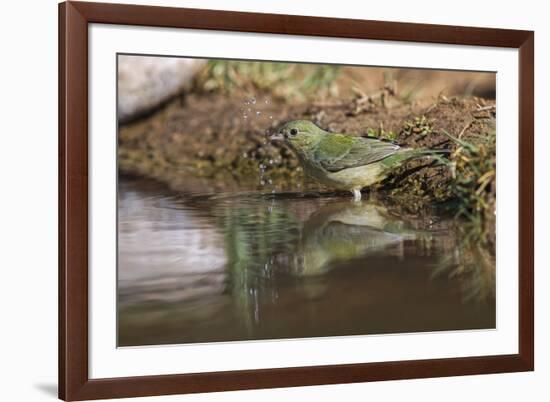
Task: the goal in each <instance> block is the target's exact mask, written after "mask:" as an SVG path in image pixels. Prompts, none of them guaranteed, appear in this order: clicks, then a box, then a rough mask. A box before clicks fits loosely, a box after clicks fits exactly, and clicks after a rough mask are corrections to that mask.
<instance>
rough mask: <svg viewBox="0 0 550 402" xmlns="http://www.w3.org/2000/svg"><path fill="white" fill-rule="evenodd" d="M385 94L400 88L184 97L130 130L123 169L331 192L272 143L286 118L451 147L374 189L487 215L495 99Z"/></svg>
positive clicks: (409, 201) (176, 184)
mask: <svg viewBox="0 0 550 402" xmlns="http://www.w3.org/2000/svg"><path fill="white" fill-rule="evenodd" d="M384 97H386V98H389V97H391V93H386V94H384V93H382V94H379V95H378V97H377V98H372V97H369V96H366V95H357V96H354V97H353V98H350V99H341V100H331V101H324V102H317V103H315V102H313V103H309V104H307V105H300V104H294V105H289V104H285V103H283V102H282V101H277V100H275V99H271V98H269V96H256V97H255V98H254V99H249V98H248V99H247V98H245V97H238V96H228V95H223V94H190V95H187V96H185V97H184V96H182V97H179V98H177V99H174V100H172V101H171V102H169V103H168V104H167V105H165V106H164V107H163V108H162V109H161V110H159V111H157V112H156V113H155V114H153V115H151V116H149V117H146V118H144V119H142V120H139V121H137V122H134V123H131V124H127V125H123V126H121V127H120V129H119V169H120V172H121V173H124V174H134V175H140V176H146V177H152V178H155V179H158V180H160V181H162V182H164V183H167V184H168V185H169V186H170V187H172V188H173V189H174V190H179V191H186V190H188V189H189V188H190V185H191V184H192V185H193V187H194V188H197V189H199V191H200V190H212V189H214V190H216V191H227V190H231V189H237V188H238V189H243V188H249V189H258V190H263V191H266V192H267V191H273V190H275V191H281V190H291V189H292V190H296V189H302V190H305V189H322V187H321V186H319V185H318V184H317V183H314V182H312V181H311V180H309V179H308V178H305V177H304V174H303V172H302V170H301V168H300V166H299V164H298V162H297V160H296V158H295V157H294V155H293V154H292V153H291V152H290V151H289V150H288V149H287V148H285V147H284V146H283V145H280V144H277V143H272V142H271V141H270V140H269V135H270V134H271V133H272V132H273V130H274V129H276V128H277V127H278V126H279V125H280V124H281V123H284V122H286V121H288V120H294V119H307V120H311V121H313V122H315V123H316V124H317V125H319V126H320V127H322V128H324V129H327V130H329V131H332V132H345V133H350V134H356V135H370V136H376V137H379V138H382V139H387V140H392V141H395V142H396V143H398V144H401V145H406V146H410V147H429V148H437V149H439V148H445V149H448V150H450V154H449V155H448V156H446V159H445V160H443V161H439V162H438V161H434V160H430V159H428V160H426V159H418V160H413V161H410V162H409V163H407V164H406V165H405V166H404V167H402V168H401V169H399V170H398V171H396V172H395V174H393V175H392V176H391V177H389V178H388V179H387V180H386V181H385V182H383V183H381V184H380V185H379V186H377V187H376V188H375V189H371V191H376V192H377V193H378V194H381V195H382V196H383V197H385V198H388V199H390V200H394V201H396V202H399V203H401V204H404V205H407V207H408V208H409V209H411V210H412V211H413V212H414V210H418V209H421V208H424V207H426V206H432V205H434V204H439V205H449V204H450V205H451V207H452V208H455V207H456V208H462V209H464V210H465V211H466V212H467V213H472V212H473V213H474V214H475V213H478V215H479V213H481V214H483V213H485V212H487V211H494V198H495V196H494V195H495V190H496V189H495V180H494V179H495V176H496V175H495V174H494V171H495V169H496V166H495V155H494V149H495V144H494V142H495V115H496V109H495V104H494V101H487V100H484V99H481V98H476V97H469V98H450V99H448V98H445V97H443V96H441V97H439V98H437V100H435V101H433V100H432V101H429V102H413V103H411V104H402V105H397V106H392V107H387V106H385V103H386V102H384ZM448 134H450V135H451V136H453V137H454V138H455V139H451V138H450V137H449V135H448ZM491 135H492V138H491ZM479 164H483V166H478V165H479ZM453 201H458V204H457V205H458V206H457V205H454V204H453Z"/></svg>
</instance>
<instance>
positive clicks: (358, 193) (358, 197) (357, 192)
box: [351, 188, 361, 202]
mask: <svg viewBox="0 0 550 402" xmlns="http://www.w3.org/2000/svg"><path fill="white" fill-rule="evenodd" d="M351 192H352V193H353V201H354V202H360V201H361V190H358V189H356V188H354V189H353V190H351Z"/></svg>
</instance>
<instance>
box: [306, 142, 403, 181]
mask: <svg viewBox="0 0 550 402" xmlns="http://www.w3.org/2000/svg"><path fill="white" fill-rule="evenodd" d="M398 149H399V145H396V144H392V143H391V142H386V141H380V140H377V139H375V138H364V137H352V136H348V135H343V134H331V135H328V136H327V137H326V138H324V139H323V140H322V141H320V143H319V145H318V146H317V150H316V151H315V159H316V161H317V162H318V163H319V164H320V165H321V166H322V167H323V168H324V169H325V170H328V171H329V172H338V171H339V170H343V169H349V168H353V167H357V166H363V165H368V164H370V163H374V162H376V161H379V160H381V159H384V158H386V157H388V156H390V155H393V154H394V153H395V152H397V150H398Z"/></svg>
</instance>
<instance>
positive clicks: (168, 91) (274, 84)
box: [118, 55, 496, 123]
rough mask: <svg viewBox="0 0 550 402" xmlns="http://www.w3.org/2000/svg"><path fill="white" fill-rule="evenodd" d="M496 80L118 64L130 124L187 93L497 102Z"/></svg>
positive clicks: (186, 62) (344, 69) (382, 70)
mask: <svg viewBox="0 0 550 402" xmlns="http://www.w3.org/2000/svg"><path fill="white" fill-rule="evenodd" d="M495 83H496V82H495V74H494V73H490V72H489V73H488V72H468V71H445V70H428V69H410V68H388V67H365V66H360V67H353V66H335V65H317V64H296V63H275V62H253V61H236V60H215V59H194V58H174V57H147V56H131V55H126V56H124V55H122V56H119V60H118V88H119V99H118V111H119V120H120V122H122V123H124V122H128V121H130V120H132V119H134V118H137V117H139V116H141V115H143V114H145V113H147V112H150V111H151V110H153V109H155V108H156V107H158V106H159V105H161V104H162V103H163V102H165V101H166V100H167V99H169V98H171V97H173V96H175V95H177V94H179V93H181V92H184V91H188V92H221V93H233V94H235V93H238V94H243V93H244V94H253V93H256V92H269V93H270V94H271V95H272V96H274V97H277V98H282V99H285V100H286V101H292V102H300V101H304V100H305V99H306V98H316V99H320V98H328V97H349V96H352V95H356V94H367V95H376V94H377V93H378V92H379V91H381V90H384V89H385V90H386V91H389V92H390V93H391V94H392V95H395V96H396V99H394V101H395V102H409V103H410V102H414V101H419V100H426V99H435V98H437V97H438V96H441V95H445V96H449V97H450V96H463V97H467V96H477V97H481V98H486V99H494V98H495V90H496V88H495Z"/></svg>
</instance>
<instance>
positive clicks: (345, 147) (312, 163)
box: [279, 120, 434, 199]
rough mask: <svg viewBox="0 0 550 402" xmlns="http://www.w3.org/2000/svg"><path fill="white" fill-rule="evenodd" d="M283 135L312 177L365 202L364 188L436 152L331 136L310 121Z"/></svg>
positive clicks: (287, 127)
mask: <svg viewBox="0 0 550 402" xmlns="http://www.w3.org/2000/svg"><path fill="white" fill-rule="evenodd" d="M279 135H280V136H282V138H284V140H285V142H286V143H287V144H288V145H289V147H290V148H291V149H292V150H293V151H294V153H295V154H296V155H297V157H298V159H299V160H300V163H301V164H302V166H303V168H304V171H305V172H306V173H307V174H308V175H309V176H311V177H313V178H315V179H317V180H318V181H320V182H321V183H323V184H325V185H326V186H328V187H332V188H335V189H339V190H348V191H351V192H352V193H353V194H354V197H355V199H361V192H360V191H361V189H362V188H364V187H368V186H371V185H373V184H375V183H378V182H380V181H382V180H384V179H385V178H386V177H387V176H388V174H389V173H390V172H391V171H392V170H393V169H395V168H397V167H398V166H400V165H401V164H402V163H404V162H405V161H407V160H409V159H411V158H415V157H419V156H425V155H429V154H433V153H434V152H433V151H430V150H426V149H408V148H402V147H400V146H399V145H396V144H394V143H391V142H388V141H381V140H378V139H376V138H368V137H367V138H365V137H357V136H353V135H347V134H333V133H329V132H327V131H325V130H323V129H321V128H319V127H317V126H316V125H315V124H313V123H312V122H310V121H307V120H296V121H291V122H289V123H286V124H284V125H283V126H282V127H281V128H280V129H279Z"/></svg>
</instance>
